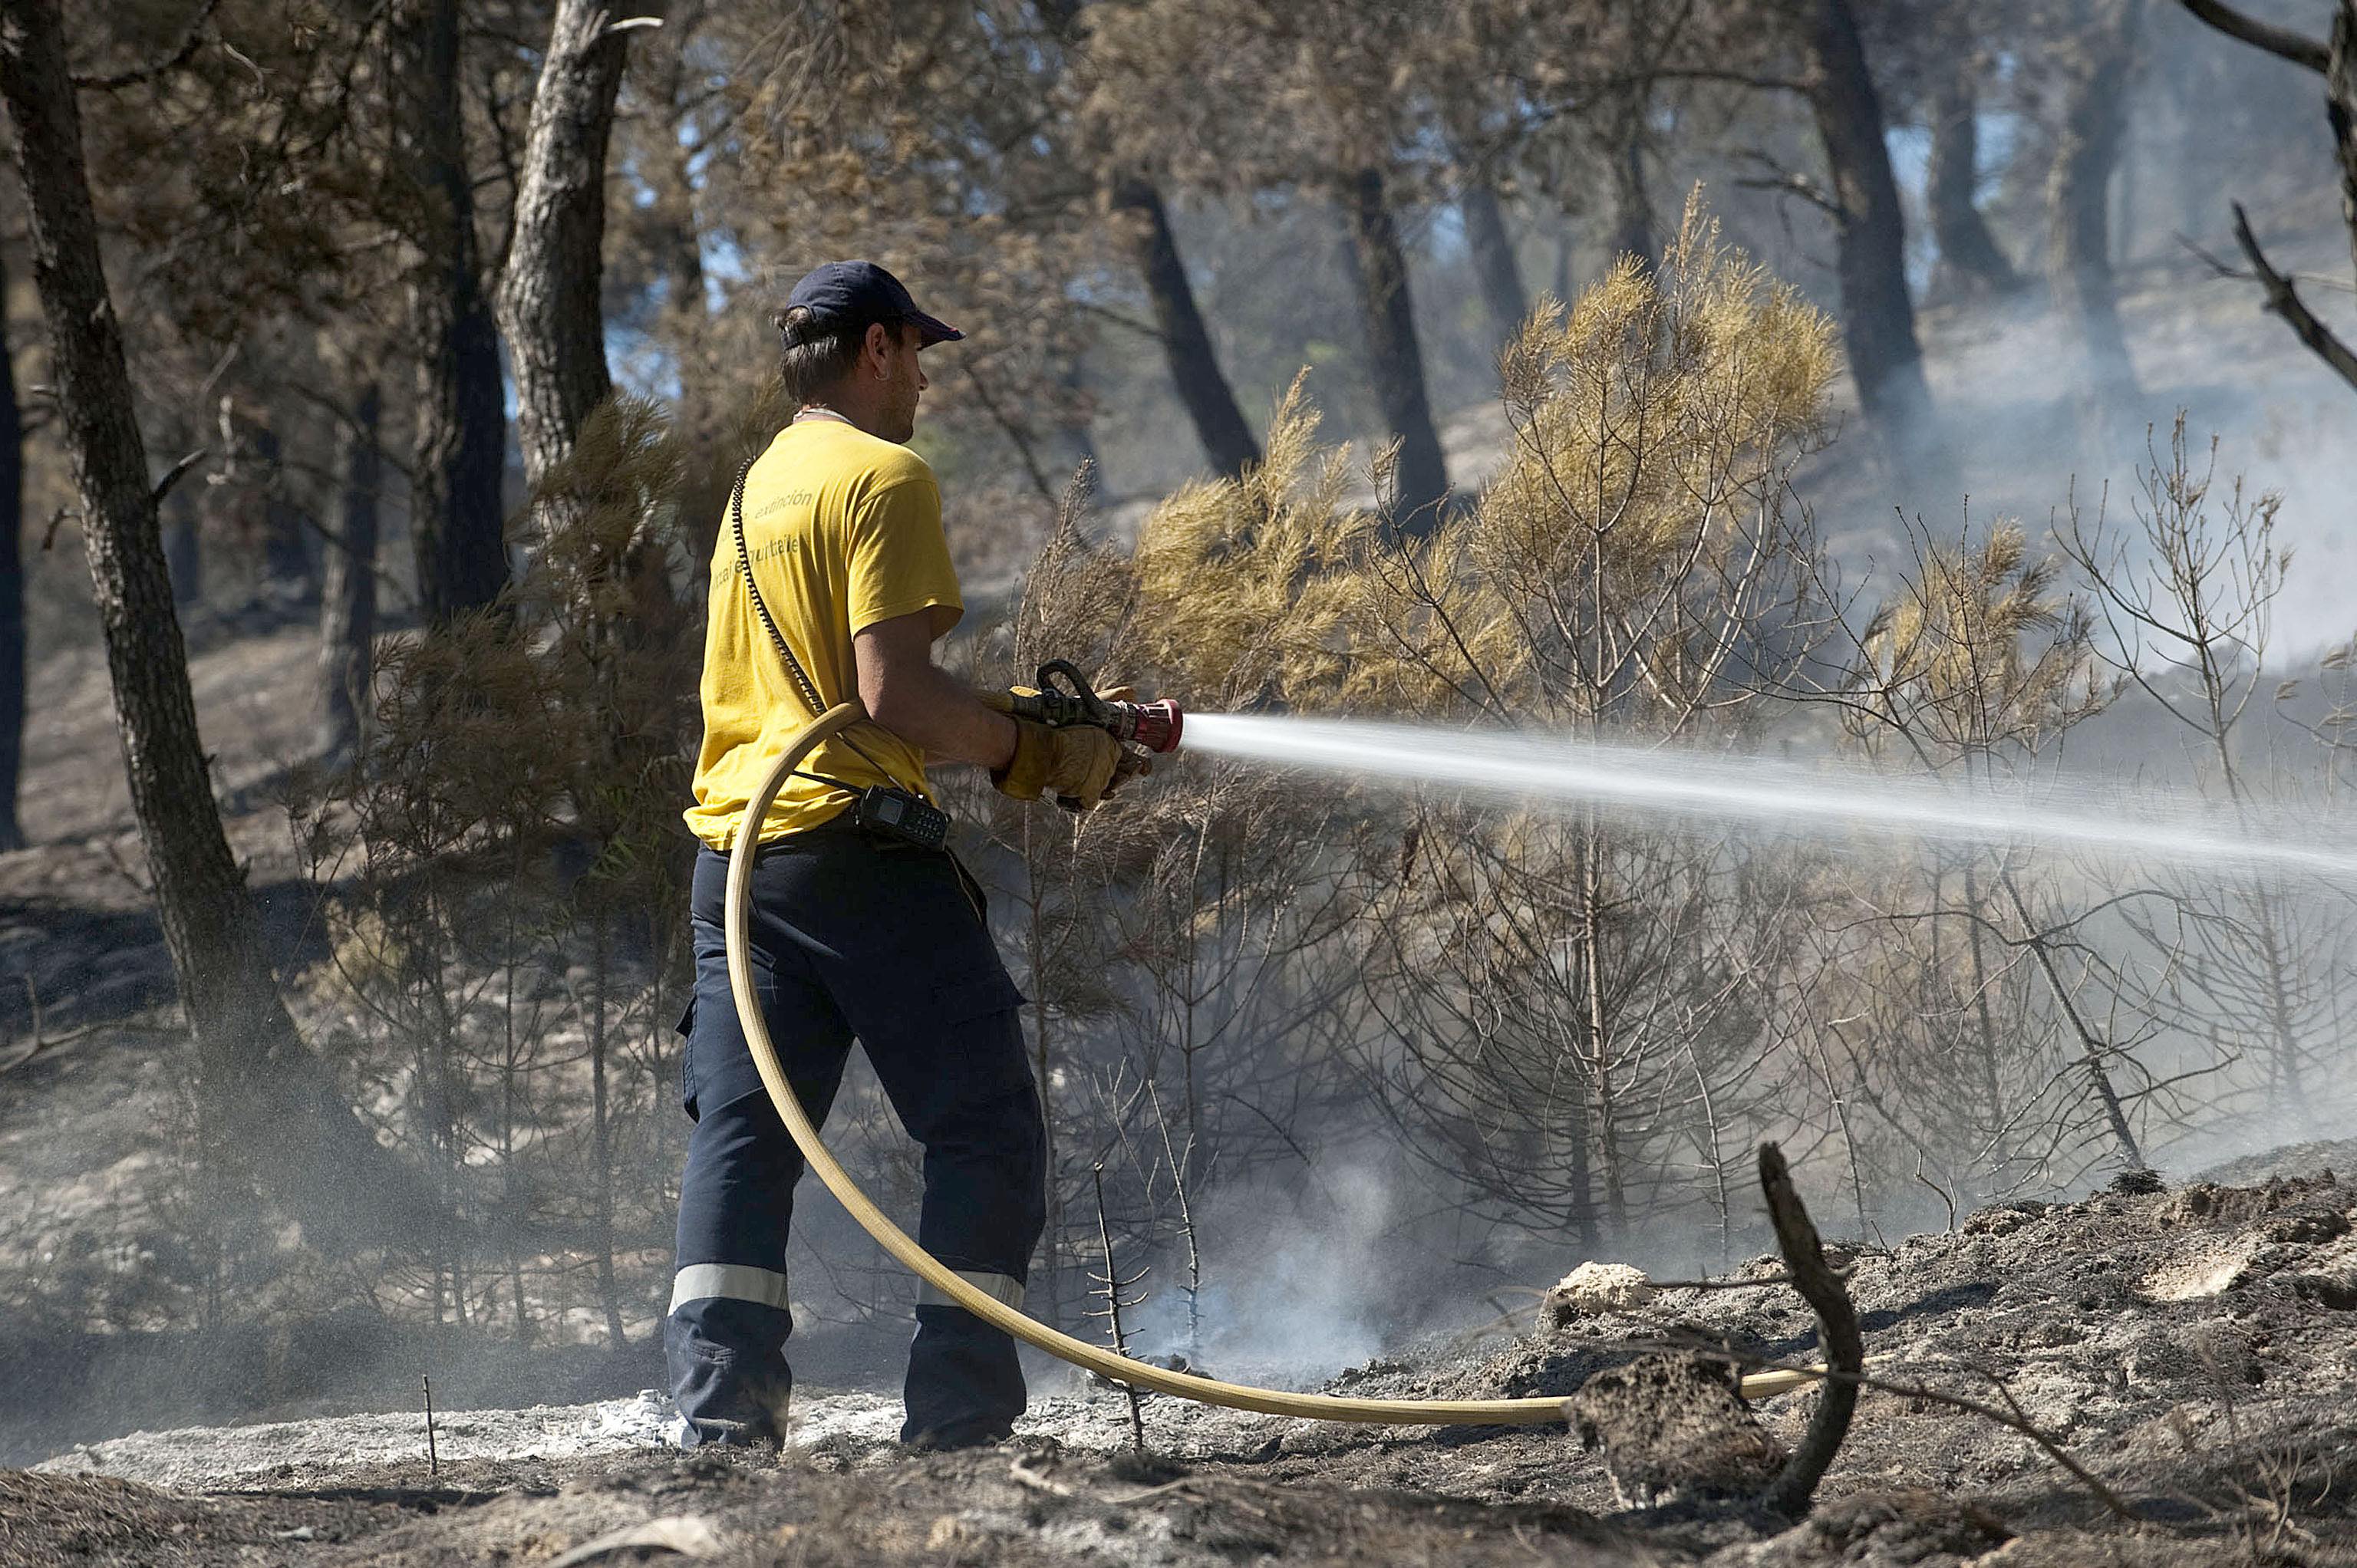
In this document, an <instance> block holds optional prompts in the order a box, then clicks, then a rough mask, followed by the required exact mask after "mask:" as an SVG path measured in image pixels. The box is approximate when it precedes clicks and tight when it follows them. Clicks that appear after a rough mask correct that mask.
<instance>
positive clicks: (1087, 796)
mask: <svg viewBox="0 0 2357 1568" xmlns="http://www.w3.org/2000/svg"><path fill="white" fill-rule="evenodd" d="M1015 729H1016V739H1015V755H1014V756H1013V757H1009V758H1008V759H1007V763H1006V767H1004V768H993V769H992V770H991V774H990V781H991V782H992V783H993V784H996V785H997V786H998V791H999V793H1000V794H1002V795H1006V796H1010V797H1012V798H1013V799H1015V800H1038V799H1039V797H1040V796H1042V795H1053V796H1055V797H1056V799H1057V800H1058V802H1059V803H1060V804H1062V805H1067V806H1070V807H1071V808H1073V809H1074V810H1076V811H1088V810H1090V809H1091V808H1092V807H1093V806H1095V805H1096V804H1097V803H1098V802H1099V801H1101V800H1103V799H1104V798H1105V792H1106V791H1107V790H1108V789H1112V788H1113V785H1114V773H1115V771H1116V770H1117V769H1118V768H1119V767H1120V765H1121V759H1122V757H1123V756H1124V754H1125V752H1126V751H1127V750H1128V748H1127V747H1126V746H1123V745H1122V744H1121V742H1119V741H1117V740H1115V739H1114V737H1113V736H1111V735H1109V734H1107V733H1106V732H1105V731H1103V730H1101V729H1098V728H1097V727H1096V726H1095V725H1067V726H1066V727H1064V728H1062V729H1051V728H1049V726H1048V725H1043V724H1038V723H1035V722H1033V721H1032V720H1030V719H1017V720H1016V721H1015Z"/></svg>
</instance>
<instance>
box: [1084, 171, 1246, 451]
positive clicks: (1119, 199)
mask: <svg viewBox="0 0 2357 1568" xmlns="http://www.w3.org/2000/svg"><path fill="white" fill-rule="evenodd" d="M1113 208H1114V211H1115V212H1117V213H1119V214H1121V215H1122V216H1123V217H1124V218H1125V220H1127V221H1126V223H1125V228H1126V229H1127V231H1128V236H1129V246H1130V254H1131V256H1132V257H1133V258H1134V259H1135V262H1136V263H1137V272H1138V276H1139V277H1141V278H1143V279H1144V280H1145V282H1146V298H1147V299H1148V300H1149V301H1150V302H1151V303H1152V305H1153V306H1154V320H1155V324H1156V325H1157V326H1158V327H1160V328H1161V329H1162V351H1163V353H1164V355H1165V357H1166V358H1167V359H1168V361H1169V365H1170V381H1171V383H1172V385H1174V386H1175V387H1177V388H1178V391H1179V402H1180V403H1184V404H1185V405H1186V408H1187V417H1188V418H1189V419H1190V420H1192V421H1193V422H1194V424H1195V435H1196V438H1197V439H1198V440H1200V442H1201V443H1202V444H1203V454H1204V456H1208V457H1209V458H1211V463H1212V466H1213V467H1217V468H1218V469H1219V470H1220V471H1221V472H1222V473H1223V474H1237V473H1242V472H1243V470H1244V469H1245V468H1247V467H1251V466H1252V465H1253V464H1255V463H1257V462H1259V461H1260V442H1259V440H1258V439H1257V438H1255V437H1254V435H1253V431H1252V426H1251V425H1250V424H1246V423H1245V422H1244V416H1243V413H1242V411H1240V410H1239V409H1238V408H1237V407H1236V394H1235V392H1233V391H1232V390H1231V389H1230V387H1229V386H1228V378H1227V377H1226V376H1225V375H1223V374H1222V373H1221V371H1220V361H1219V358H1218V356H1217V355H1215V354H1213V353H1212V351H1211V333H1210V332H1209V331H1207V330H1206V329H1205V328H1204V326H1203V313H1202V312H1201V311H1200V310H1199V309H1197V308H1196V305H1195V289H1194V285H1192V284H1190V283H1189V282H1188V281H1187V263H1186V262H1185V261H1184V260H1183V259H1181V258H1180V256H1179V242H1178V241H1177V239H1176V238H1175V237H1173V235H1172V234H1171V232H1170V214H1169V211H1168V209H1167V208H1165V207H1164V205H1163V201H1162V193H1161V191H1159V190H1157V189H1156V188H1155V187H1154V186H1153V185H1152V184H1151V183H1150V182H1148V181H1146V180H1143V179H1125V180H1123V181H1121V182H1120V183H1119V184H1117V185H1116V186H1115V187H1114V192H1113Z"/></svg>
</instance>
